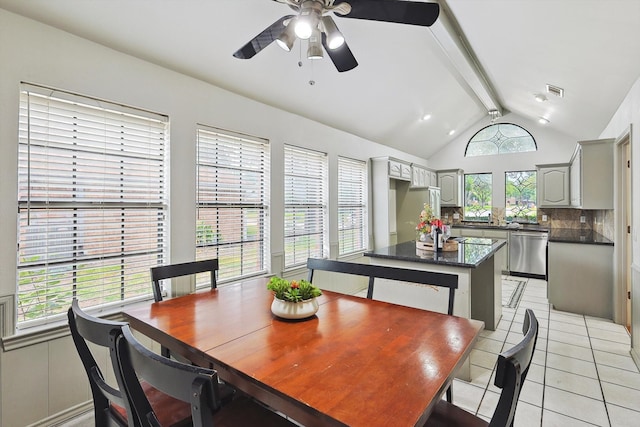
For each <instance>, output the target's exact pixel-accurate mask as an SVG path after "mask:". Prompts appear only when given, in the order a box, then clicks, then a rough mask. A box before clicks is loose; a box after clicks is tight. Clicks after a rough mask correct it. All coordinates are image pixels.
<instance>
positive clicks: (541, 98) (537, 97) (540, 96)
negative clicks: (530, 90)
mask: <svg viewBox="0 0 640 427" xmlns="http://www.w3.org/2000/svg"><path fill="white" fill-rule="evenodd" d="M534 98H535V100H536V101H538V102H544V101H546V100H547V97H546V96H544V95H543V94H541V93H536V94H535V96H534Z"/></svg>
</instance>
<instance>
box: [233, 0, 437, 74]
mask: <svg viewBox="0 0 640 427" xmlns="http://www.w3.org/2000/svg"><path fill="white" fill-rule="evenodd" d="M273 1H276V2H278V3H284V4H286V5H288V6H289V7H290V8H291V9H293V10H295V11H296V12H298V14H297V15H295V16H294V15H288V16H283V17H282V18H280V19H279V20H277V21H276V22H274V23H273V24H271V25H270V26H269V27H267V28H266V29H265V30H264V31H262V32H261V33H260V34H258V35H257V36H255V37H254V38H253V39H251V40H250V41H249V42H248V43H247V44H245V45H244V46H243V47H241V48H240V49H238V50H237V51H236V52H235V53H234V54H233V56H235V57H236V58H239V59H249V58H253V57H254V56H255V55H256V54H257V53H259V52H260V51H261V50H262V49H264V48H265V47H267V46H268V45H269V44H271V43H272V42H273V41H276V42H277V44H278V45H279V46H280V47H281V48H282V49H284V50H286V51H291V49H292V48H293V45H294V43H295V39H296V37H297V38H299V39H301V40H309V47H308V49H307V58H309V59H319V58H322V57H323V50H322V48H323V47H324V49H325V50H326V51H327V54H328V55H329V58H331V61H332V62H333V64H334V65H335V67H336V69H337V70H338V71H339V72H344V71H349V70H352V69H354V68H355V67H357V66H358V61H356V58H355V57H354V56H353V53H352V52H351V49H349V46H347V43H346V42H345V39H344V36H343V35H342V33H341V32H340V30H338V27H337V26H336V24H335V22H334V21H333V19H332V18H331V16H329V14H330V13H334V14H335V15H336V16H338V17H343V18H355V19H364V20H369V21H380V22H392V23H397V24H410V25H419V26H423V27H429V26H431V25H433V23H434V22H435V21H436V19H438V15H439V14H440V6H439V5H438V3H424V2H418V1H405V0H347V1H341V0H273ZM336 2H337V4H334V3H336Z"/></svg>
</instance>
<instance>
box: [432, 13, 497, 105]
mask: <svg viewBox="0 0 640 427" xmlns="http://www.w3.org/2000/svg"><path fill="white" fill-rule="evenodd" d="M438 3H439V4H440V15H439V16H438V19H437V20H436V22H435V23H434V24H433V25H432V26H431V27H429V29H430V30H431V33H432V34H433V36H434V38H435V39H436V41H437V42H438V44H439V45H440V47H441V48H442V51H443V52H444V54H445V56H446V57H447V58H448V59H449V61H451V65H452V66H453V67H454V68H455V69H456V70H457V71H458V73H459V74H460V77H461V78H462V79H463V80H464V81H465V82H466V84H467V85H468V86H469V89H470V90H471V91H472V92H473V93H474V94H475V95H476V97H477V98H478V100H479V101H480V103H481V104H482V105H484V107H485V108H486V109H487V111H492V110H496V111H498V113H499V115H500V116H501V115H502V110H503V108H502V105H501V104H500V102H499V101H498V97H497V95H496V93H495V90H494V89H493V86H492V85H491V83H490V82H489V79H488V78H487V76H486V74H485V73H484V71H483V69H482V67H481V66H480V64H479V62H478V60H477V59H476V56H475V54H474V53H473V50H472V49H471V46H470V45H469V42H468V41H467V38H466V37H465V35H464V33H463V32H462V29H461V28H460V26H459V25H458V22H457V21H456V19H455V17H454V16H453V13H452V12H451V9H450V8H449V6H448V5H447V3H446V1H445V0H439V1H438Z"/></svg>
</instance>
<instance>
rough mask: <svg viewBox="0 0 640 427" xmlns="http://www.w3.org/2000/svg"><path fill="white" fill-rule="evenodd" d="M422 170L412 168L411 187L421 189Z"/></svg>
mask: <svg viewBox="0 0 640 427" xmlns="http://www.w3.org/2000/svg"><path fill="white" fill-rule="evenodd" d="M421 186H422V184H421V177H420V168H417V167H415V166H413V167H412V168H411V187H421Z"/></svg>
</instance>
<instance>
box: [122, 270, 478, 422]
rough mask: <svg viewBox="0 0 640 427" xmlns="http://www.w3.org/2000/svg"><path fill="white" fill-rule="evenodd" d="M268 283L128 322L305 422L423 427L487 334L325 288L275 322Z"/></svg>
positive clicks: (464, 323)
mask: <svg viewBox="0 0 640 427" xmlns="http://www.w3.org/2000/svg"><path fill="white" fill-rule="evenodd" d="M267 281H268V279H265V278H258V279H252V280H247V281H244V282H241V283H237V284H232V285H227V286H220V287H218V288H217V289H213V290H209V289H208V290H204V291H199V292H196V293H193V294H190V295H185V296H181V297H178V298H173V299H169V300H165V301H161V302H156V303H150V304H148V305H144V306H138V307H135V308H128V309H126V310H125V311H124V314H125V317H126V318H127V320H128V321H129V323H130V324H131V326H132V327H133V328H134V329H135V330H138V331H139V332H141V333H143V334H144V335H147V336H148V337H150V338H151V339H153V340H154V341H157V342H158V343H160V344H162V345H164V346H166V347H168V348H169V349H170V350H171V352H172V353H173V354H175V353H179V354H180V355H182V356H184V357H187V358H188V359H190V360H191V361H193V363H196V364H198V365H201V366H206V367H213V368H215V369H216V370H217V371H218V375H219V376H220V378H221V379H223V380H224V381H226V382H228V383H230V384H232V385H233V386H235V387H236V388H238V389H239V390H241V391H243V392H245V393H247V394H249V395H251V396H253V397H255V398H256V399H258V400H260V401H262V402H264V403H265V404H267V405H269V406H271V407H272V408H273V409H275V410H277V411H281V412H282V413H284V414H286V415H287V416H289V417H291V418H292V419H294V420H296V421H297V422H299V423H301V424H303V425H305V426H366V427H372V426H416V425H421V424H422V423H424V421H425V420H426V419H427V418H428V417H429V414H430V413H431V411H432V410H433V408H434V405H435V404H436V403H437V401H438V400H439V399H441V397H442V394H443V393H444V391H445V390H446V389H447V388H448V386H449V385H450V384H451V382H452V381H453V378H454V376H455V373H456V371H457V370H458V368H459V367H460V366H461V365H462V364H463V362H464V361H465V359H466V358H467V357H468V356H469V353H470V352H471V349H472V347H473V345H474V343H475V341H476V339H477V338H478V336H479V334H480V331H481V330H482V329H483V323H482V322H480V321H477V320H472V319H466V318H462V317H456V316H450V315H446V314H441V313H436V312H432V311H426V310H420V309H416V308H410V307H405V306H401V305H395V304H391V303H386V302H381V301H375V300H369V299H366V298H361V297H356V296H350V295H344V294H340V293H336V292H330V291H324V292H323V295H322V296H320V297H318V302H319V305H320V308H319V310H318V312H317V313H316V315H314V316H313V317H311V318H309V319H306V320H299V321H290V320H283V319H279V318H277V317H275V316H274V315H273V314H272V313H271V311H270V306H271V303H272V301H273V295H272V293H271V292H269V291H268V290H267V289H266V285H267Z"/></svg>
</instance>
